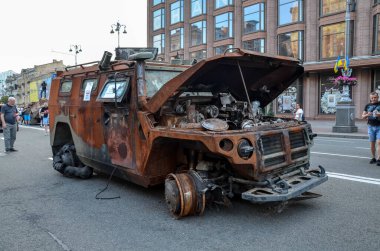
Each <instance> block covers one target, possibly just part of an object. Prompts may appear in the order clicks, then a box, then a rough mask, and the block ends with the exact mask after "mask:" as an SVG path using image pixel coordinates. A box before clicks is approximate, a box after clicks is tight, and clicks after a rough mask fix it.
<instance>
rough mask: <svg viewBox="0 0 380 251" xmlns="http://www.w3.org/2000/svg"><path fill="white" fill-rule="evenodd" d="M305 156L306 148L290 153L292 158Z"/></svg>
mask: <svg viewBox="0 0 380 251" xmlns="http://www.w3.org/2000/svg"><path fill="white" fill-rule="evenodd" d="M305 156H307V150H303V151H299V152H295V153H292V159H298V158H302V157H305Z"/></svg>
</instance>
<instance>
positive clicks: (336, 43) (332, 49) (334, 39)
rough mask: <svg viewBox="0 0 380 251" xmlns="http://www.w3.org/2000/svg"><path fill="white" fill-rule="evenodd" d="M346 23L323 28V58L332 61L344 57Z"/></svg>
mask: <svg viewBox="0 0 380 251" xmlns="http://www.w3.org/2000/svg"><path fill="white" fill-rule="evenodd" d="M345 27H346V25H345V23H344V22H343V23H338V24H331V25H326V26H322V27H321V58H322V59H332V58H334V59H335V58H337V57H338V56H343V55H344V44H345Z"/></svg>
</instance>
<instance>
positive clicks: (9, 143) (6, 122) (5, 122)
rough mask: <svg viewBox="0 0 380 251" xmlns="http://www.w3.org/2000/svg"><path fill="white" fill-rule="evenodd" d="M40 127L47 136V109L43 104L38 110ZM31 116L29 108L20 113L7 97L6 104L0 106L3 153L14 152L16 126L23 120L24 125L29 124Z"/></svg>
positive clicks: (12, 98)
mask: <svg viewBox="0 0 380 251" xmlns="http://www.w3.org/2000/svg"><path fill="white" fill-rule="evenodd" d="M21 113H22V114H21ZM39 113H40V116H41V123H42V124H41V125H43V126H44V128H45V135H48V134H49V108H48V104H47V103H44V105H43V107H41V108H40V111H39ZM31 114H32V111H31V107H30V106H28V107H26V108H24V109H22V112H20V111H19V110H18V109H17V106H16V99H15V98H14V97H9V98H8V102H7V103H6V104H4V105H3V106H1V110H0V119H1V126H2V129H3V133H4V144H5V151H4V152H5V153H10V152H16V151H17V149H15V148H14V143H15V141H16V133H17V125H18V123H19V122H21V121H22V120H23V122H24V124H25V125H29V124H30V116H31Z"/></svg>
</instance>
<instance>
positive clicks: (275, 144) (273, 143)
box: [261, 134, 283, 155]
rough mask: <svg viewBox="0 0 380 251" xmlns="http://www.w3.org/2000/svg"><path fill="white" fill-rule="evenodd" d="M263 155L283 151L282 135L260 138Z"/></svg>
mask: <svg viewBox="0 0 380 251" xmlns="http://www.w3.org/2000/svg"><path fill="white" fill-rule="evenodd" d="M261 142H262V144H263V153H264V155H269V154H272V153H278V152H282V151H283V146H282V134H275V135H268V136H263V137H262V138H261Z"/></svg>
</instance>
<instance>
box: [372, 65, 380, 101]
mask: <svg viewBox="0 0 380 251" xmlns="http://www.w3.org/2000/svg"><path fill="white" fill-rule="evenodd" d="M374 73H375V74H374V80H373V85H374V86H373V88H372V90H374V91H376V92H377V93H378V94H379V96H380V69H375V71H374Z"/></svg>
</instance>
